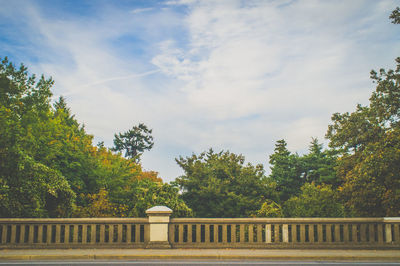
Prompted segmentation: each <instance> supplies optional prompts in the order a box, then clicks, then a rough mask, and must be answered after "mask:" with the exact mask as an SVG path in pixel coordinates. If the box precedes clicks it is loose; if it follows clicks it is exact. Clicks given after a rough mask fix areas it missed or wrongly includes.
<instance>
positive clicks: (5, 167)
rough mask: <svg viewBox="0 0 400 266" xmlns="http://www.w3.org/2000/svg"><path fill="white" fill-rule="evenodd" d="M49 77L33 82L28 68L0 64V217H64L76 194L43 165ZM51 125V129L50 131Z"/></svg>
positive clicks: (51, 122)
mask: <svg viewBox="0 0 400 266" xmlns="http://www.w3.org/2000/svg"><path fill="white" fill-rule="evenodd" d="M52 85H53V81H52V79H47V80H46V79H45V78H44V77H43V76H42V77H41V78H40V79H39V80H38V81H36V77H35V76H34V75H31V76H29V75H28V72H27V68H26V67H25V66H24V65H21V67H20V68H19V69H17V68H16V67H15V66H14V65H13V64H12V63H10V62H8V59H7V58H5V59H3V60H1V64H0V198H1V201H0V216H1V217H49V216H50V217H63V216H64V217H65V216H68V215H70V213H71V211H72V205H73V203H74V200H75V196H76V195H75V193H74V192H73V191H72V190H71V187H70V185H69V183H68V181H67V180H66V178H65V177H64V176H63V175H62V174H61V173H60V171H58V170H57V169H54V168H52V167H51V166H49V165H48V164H47V162H48V159H49V156H48V155H49V150H51V148H49V146H48V145H47V144H48V143H49V142H50V139H51V136H52V133H53V132H54V131H53V130H52V129H53V126H55V124H54V120H53V117H52V109H51V105H50V99H51V96H52V94H51V91H50V87H51V86H52ZM49 129H50V130H49Z"/></svg>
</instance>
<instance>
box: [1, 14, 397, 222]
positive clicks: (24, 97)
mask: <svg viewBox="0 0 400 266" xmlns="http://www.w3.org/2000/svg"><path fill="white" fill-rule="evenodd" d="M390 19H391V20H392V23H394V24H400V9H399V8H396V9H395V10H394V11H393V12H392V14H391V16H390ZM0 61H1V64H0V217H140V216H144V215H145V210H146V209H147V208H149V207H152V206H154V205H166V206H168V207H170V208H172V209H173V210H174V216H184V217H188V216H195V217H249V216H250V217H365V216H370V217H374V216H375V217H379V216H400V57H399V58H397V59H396V64H397V65H396V68H395V69H393V70H391V69H390V70H384V69H380V70H379V71H378V72H376V71H371V78H372V80H373V82H374V83H375V84H376V89H375V91H373V92H372V94H371V97H370V99H369V104H368V105H367V106H362V105H357V106H356V109H355V111H353V112H351V113H348V112H346V113H342V114H340V113H335V114H333V115H332V122H331V124H330V125H329V126H328V129H327V133H326V138H327V139H328V140H329V147H327V148H324V147H323V145H322V144H321V143H320V142H319V141H318V140H317V139H315V138H312V139H311V142H310V145H309V151H308V153H306V154H304V155H299V154H297V153H293V152H291V151H289V150H288V148H287V143H286V141H285V140H284V139H281V140H278V141H277V142H276V144H275V150H274V153H273V154H272V155H270V156H269V164H270V168H271V172H270V174H268V175H267V174H266V172H265V170H264V166H263V165H261V164H259V165H252V164H250V163H246V162H245V158H244V156H243V155H240V154H239V155H237V154H234V153H231V152H229V151H219V152H215V151H214V150H213V149H209V150H208V151H204V152H203V153H200V154H192V155H191V156H188V157H179V158H176V159H175V160H176V162H177V164H178V165H179V166H180V167H181V168H182V169H183V171H184V174H183V175H182V176H180V177H177V178H176V180H175V181H173V182H171V184H168V183H164V182H163V181H162V179H161V178H160V177H159V176H158V173H157V172H154V171H144V170H143V169H142V167H141V163H140V157H141V154H142V153H143V152H144V151H145V150H149V149H151V148H152V147H153V145H154V142H153V137H152V130H151V129H149V128H148V127H147V126H146V125H145V124H143V123H139V124H138V125H137V126H133V127H132V129H130V130H128V131H127V132H124V133H118V134H115V136H114V147H112V148H107V147H105V146H104V143H98V144H97V145H94V144H93V136H92V135H90V134H88V133H87V132H86V130H85V127H84V126H83V125H81V124H80V123H79V122H78V121H77V120H76V118H75V117H74V115H73V114H72V112H71V110H70V108H69V107H68V106H67V103H66V100H65V98H63V97H60V98H59V99H58V100H57V101H56V102H55V103H54V104H52V103H51V99H52V92H51V87H52V85H53V80H52V79H51V78H50V79H46V78H45V77H44V76H41V77H40V78H39V79H37V78H36V76H35V75H29V73H28V70H27V68H26V67H25V66H24V65H21V66H20V67H19V68H17V67H15V66H14V65H13V64H12V63H11V62H9V61H8V59H7V58H4V59H0ZM123 152H124V156H123V154H122V153H123Z"/></svg>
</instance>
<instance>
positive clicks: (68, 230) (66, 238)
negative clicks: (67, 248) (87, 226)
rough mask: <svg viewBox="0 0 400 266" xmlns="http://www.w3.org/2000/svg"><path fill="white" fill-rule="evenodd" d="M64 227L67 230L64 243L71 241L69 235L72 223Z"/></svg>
mask: <svg viewBox="0 0 400 266" xmlns="http://www.w3.org/2000/svg"><path fill="white" fill-rule="evenodd" d="M64 228H65V230H64V243H66V244H67V243H69V242H70V241H69V239H70V238H69V236H70V234H71V233H70V230H71V227H70V225H69V224H66V225H65V226H64ZM72 230H74V229H72Z"/></svg>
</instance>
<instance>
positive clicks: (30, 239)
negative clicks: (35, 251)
mask: <svg viewBox="0 0 400 266" xmlns="http://www.w3.org/2000/svg"><path fill="white" fill-rule="evenodd" d="M34 230H35V227H34V225H33V224H30V225H29V235H28V243H29V244H33V236H34Z"/></svg>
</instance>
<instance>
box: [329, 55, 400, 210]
mask: <svg viewBox="0 0 400 266" xmlns="http://www.w3.org/2000/svg"><path fill="white" fill-rule="evenodd" d="M396 62H397V67H396V69H395V70H388V71H385V70H384V69H381V70H380V71H379V74H378V73H377V72H375V71H371V78H372V79H373V80H374V82H376V84H377V87H376V90H375V91H374V92H373V93H372V95H371V97H370V100H369V101H370V102H369V105H368V106H361V105H358V106H357V109H356V111H355V112H353V113H351V114H349V113H344V114H338V113H336V114H334V115H333V116H332V121H333V124H332V125H330V126H329V128H328V132H327V138H329V139H330V141H331V142H330V146H331V147H332V148H334V149H336V150H337V151H338V152H339V155H340V157H339V160H338V166H337V175H338V176H339V177H340V178H341V179H342V180H343V186H342V187H340V191H341V197H342V198H343V200H344V202H345V206H346V207H347V208H348V210H349V211H350V212H352V213H353V214H354V215H356V216H398V215H400V197H399V196H398V195H399V194H400V168H399V166H400V155H399V153H400V149H399V147H400V146H399V136H400V135H399V134H400V133H399V131H400V58H397V59H396Z"/></svg>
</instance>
